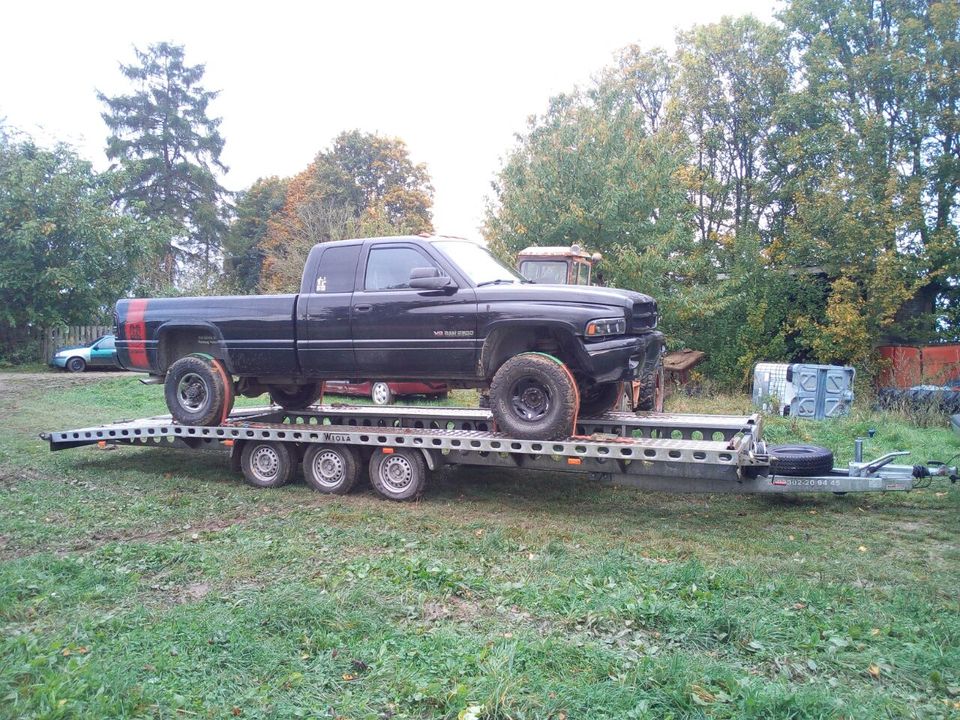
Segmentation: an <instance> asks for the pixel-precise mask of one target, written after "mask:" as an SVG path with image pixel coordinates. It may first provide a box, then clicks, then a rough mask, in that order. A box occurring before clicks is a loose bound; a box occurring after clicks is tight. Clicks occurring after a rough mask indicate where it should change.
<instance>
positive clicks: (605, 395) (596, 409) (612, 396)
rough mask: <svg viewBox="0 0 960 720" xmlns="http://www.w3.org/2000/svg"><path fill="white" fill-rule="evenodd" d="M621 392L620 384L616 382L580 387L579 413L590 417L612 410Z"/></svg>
mask: <svg viewBox="0 0 960 720" xmlns="http://www.w3.org/2000/svg"><path fill="white" fill-rule="evenodd" d="M622 394H623V390H622V386H621V384H620V383H616V382H615V383H601V384H599V385H592V386H591V387H589V388H580V415H581V416H587V417H592V416H594V415H602V414H603V413H605V412H607V411H608V410H613V409H614V408H615V407H617V404H618V400H620V397H621V396H622Z"/></svg>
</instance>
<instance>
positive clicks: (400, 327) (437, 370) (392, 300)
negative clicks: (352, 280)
mask: <svg viewBox="0 0 960 720" xmlns="http://www.w3.org/2000/svg"><path fill="white" fill-rule="evenodd" d="M431 267H432V268H436V269H437V270H438V271H439V273H440V274H441V275H445V276H450V275H452V274H453V273H451V271H450V269H449V268H447V267H446V266H445V263H444V262H443V261H441V260H440V259H438V258H434V257H431V256H430V255H429V254H428V253H427V252H426V251H425V250H424V249H423V248H420V247H417V246H415V245H412V244H409V245H408V244H403V243H397V244H393V243H391V244H389V245H385V244H379V243H378V244H376V245H373V246H370V247H369V250H368V253H367V257H366V262H365V266H364V273H363V278H362V281H361V283H360V284H358V288H357V291H356V292H355V293H354V295H353V315H352V318H351V319H352V323H353V337H354V349H355V352H356V356H357V365H358V367H359V369H360V371H361V372H362V373H363V376H364V377H366V378H370V379H384V380H391V379H402V378H424V379H435V380H444V379H453V378H464V377H473V376H474V375H475V373H476V371H475V366H476V359H477V358H476V356H477V351H476V331H477V296H476V293H475V292H474V290H473V289H472V288H470V287H464V286H461V287H459V288H457V289H456V290H455V291H453V292H448V291H439V290H419V289H416V288H411V287H410V285H409V280H410V271H411V270H413V269H414V268H431Z"/></svg>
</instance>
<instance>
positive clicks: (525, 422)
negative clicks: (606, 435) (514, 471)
mask: <svg viewBox="0 0 960 720" xmlns="http://www.w3.org/2000/svg"><path fill="white" fill-rule="evenodd" d="M490 409H491V411H492V413H493V418H494V420H495V421H496V423H497V425H498V427H499V429H500V431H501V432H503V433H506V434H507V435H509V436H510V437H516V438H523V439H529V440H551V439H553V438H557V437H565V436H567V435H570V434H571V433H572V432H573V421H574V417H575V416H576V414H577V409H578V408H577V386H576V383H575V382H574V380H573V376H572V375H571V374H570V371H569V370H568V369H567V367H566V366H565V365H564V364H563V363H561V362H560V361H559V360H557V359H556V358H553V357H550V356H548V355H542V354H540V353H522V354H520V355H516V356H514V357H512V358H510V359H509V360H507V361H506V362H505V363H504V364H503V365H501V366H500V369H499V370H497V373H496V375H494V376H493V382H492V383H491V384H490Z"/></svg>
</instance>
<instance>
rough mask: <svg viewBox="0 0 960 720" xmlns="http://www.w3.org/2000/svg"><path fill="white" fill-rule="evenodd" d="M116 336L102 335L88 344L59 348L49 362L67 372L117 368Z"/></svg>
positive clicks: (118, 365)
mask: <svg viewBox="0 0 960 720" xmlns="http://www.w3.org/2000/svg"><path fill="white" fill-rule="evenodd" d="M115 341H116V338H114V336H113V335H102V336H101V337H98V338H97V339H96V340H94V341H93V342H92V343H90V344H88V345H74V346H71V347H65V348H60V349H59V350H57V351H56V352H55V353H54V354H53V357H52V358H50V364H51V365H52V366H53V367H58V368H61V369H62V370H67V371H68V372H83V371H84V370H86V369H87V368H119V367H120V364H119V363H118V362H117V346H116V342H115Z"/></svg>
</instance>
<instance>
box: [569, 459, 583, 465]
mask: <svg viewBox="0 0 960 720" xmlns="http://www.w3.org/2000/svg"><path fill="white" fill-rule="evenodd" d="M582 464H583V460H581V459H580V458H567V465H582Z"/></svg>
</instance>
